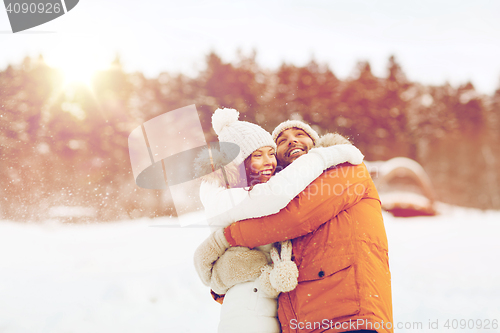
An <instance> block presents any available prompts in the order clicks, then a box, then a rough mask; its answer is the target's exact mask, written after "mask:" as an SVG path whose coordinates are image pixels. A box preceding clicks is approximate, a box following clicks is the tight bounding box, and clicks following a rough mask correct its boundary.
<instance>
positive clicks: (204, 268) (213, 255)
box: [194, 229, 231, 286]
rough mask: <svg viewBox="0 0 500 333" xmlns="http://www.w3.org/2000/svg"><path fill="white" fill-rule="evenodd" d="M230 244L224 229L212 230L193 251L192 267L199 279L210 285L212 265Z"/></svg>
mask: <svg viewBox="0 0 500 333" xmlns="http://www.w3.org/2000/svg"><path fill="white" fill-rule="evenodd" d="M230 246H231V245H230V244H229V243H228V242H227V240H226V237H225V236H224V229H219V230H217V231H215V232H213V233H212V234H211V235H210V236H209V237H208V238H207V239H205V241H204V242H203V243H201V244H200V246H198V248H197V249H196V251H195V253H194V267H195V269H196V272H197V273H198V276H199V277H200V279H201V281H202V282H203V283H204V284H205V285H206V286H210V282H211V280H212V266H213V264H214V263H215V262H216V261H217V259H219V257H220V256H222V255H223V254H224V252H226V249H228V248H229V247H230Z"/></svg>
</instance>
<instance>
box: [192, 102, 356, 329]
mask: <svg viewBox="0 0 500 333" xmlns="http://www.w3.org/2000/svg"><path fill="white" fill-rule="evenodd" d="M212 126H213V128H214V130H215V132H216V133H217V135H218V138H219V142H230V143H234V144H237V145H238V146H239V147H240V152H239V154H238V156H237V158H236V159H235V160H234V162H232V163H230V164H229V165H227V166H224V163H223V162H222V161H223V160H225V157H226V156H225V153H224V151H222V150H219V151H218V150H213V149H212V151H211V158H210V160H208V159H206V158H205V159H199V160H198V161H197V163H196V164H197V165H196V169H197V170H198V172H199V173H200V174H205V175H207V174H208V175H207V176H204V177H203V182H202V185H201V187H200V198H201V201H202V203H203V205H204V207H205V210H206V213H207V215H208V221H209V224H210V226H211V227H212V228H213V229H214V230H215V229H219V228H224V227H226V226H228V225H229V224H231V223H232V222H234V221H239V220H243V219H248V218H254V217H260V216H266V215H271V214H275V213H277V212H279V210H281V209H282V208H284V207H285V206H286V205H287V204H288V203H289V202H290V201H291V200H292V199H293V198H294V197H295V196H296V195H298V194H299V193H300V192H301V191H302V190H304V189H305V188H306V187H307V185H309V184H310V183H311V182H312V181H314V179H316V178H317V177H318V176H319V175H321V174H322V173H323V171H324V170H325V169H327V168H329V167H331V166H333V165H337V164H340V163H344V162H350V163H352V164H359V163H361V162H362V159H363V155H362V154H361V153H360V152H359V150H357V149H356V148H355V147H354V146H352V145H337V146H333V147H328V148H313V149H311V150H310V151H309V153H308V154H306V155H303V156H300V157H299V158H297V159H296V161H295V162H294V163H292V164H291V165H290V166H288V167H287V168H286V169H284V170H283V171H281V172H280V173H278V174H277V175H276V176H273V175H274V173H275V171H276V165H277V161H276V156H275V149H276V145H275V143H274V141H273V139H272V137H271V135H270V134H269V133H268V132H266V131H265V130H264V129H262V128H261V127H260V126H257V125H255V124H251V123H248V122H244V121H238V112H237V111H236V110H232V109H218V110H216V111H215V113H214V115H213V116H212ZM226 160H227V159H226ZM221 167H224V168H223V170H222V169H221ZM210 170H216V171H215V172H211V171H210ZM272 176H273V177H272ZM242 179H243V185H244V186H245V187H233V186H234V185H236V184H241V181H242ZM290 246H291V245H290V242H284V244H282V248H283V249H284V250H285V251H284V252H286V253H282V259H284V260H285V261H286V259H288V261H286V262H284V263H283V262H282V263H280V265H279V266H280V267H281V268H282V269H283V268H284V269H285V270H283V271H281V272H278V273H276V272H273V271H272V269H271V266H269V265H268V262H271V260H270V259H271V258H270V254H273V261H275V262H276V261H277V260H279V258H277V251H276V250H272V248H273V245H272V244H268V245H264V246H261V247H258V248H257V249H256V250H250V249H248V248H241V247H235V248H230V249H228V251H226V253H225V254H224V255H222V256H221V258H219V260H218V261H217V263H216V264H215V266H214V269H213V270H212V271H211V272H210V274H208V275H207V274H204V273H203V271H202V270H200V269H199V267H197V271H198V274H199V275H200V278H201V279H202V281H203V282H204V283H205V284H206V285H208V286H210V287H211V288H212V290H213V292H215V293H216V294H218V295H222V294H225V297H224V301H223V303H222V304H223V305H222V309H221V320H220V324H219V332H220V333H221V332H231V333H238V332H261V333H262V332H272V333H277V332H280V325H279V322H278V319H277V296H278V293H279V292H282V291H290V290H292V289H293V288H294V287H295V285H296V278H297V275H298V272H297V269H296V266H294V263H293V262H291V261H290V258H289V257H290V256H291V247H290ZM284 254H286V255H287V256H288V258H283V256H284ZM203 255H204V253H198V251H197V253H195V265H196V262H198V261H199V260H197V257H196V256H198V257H200V256H203ZM219 264H220V265H219ZM217 265H219V266H220V267H231V269H230V270H228V269H217ZM275 270H276V268H275ZM261 272H263V274H261ZM273 273H276V274H273ZM280 274H281V276H282V277H283V279H284V280H283V279H282V280H281V282H282V283H281V284H280V280H279V279H278V278H277V276H278V277H279V276H280ZM242 276H245V277H248V282H244V283H237V284H233V283H231V281H241V277H242ZM290 288H291V289H290Z"/></svg>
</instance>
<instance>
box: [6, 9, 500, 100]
mask: <svg viewBox="0 0 500 333" xmlns="http://www.w3.org/2000/svg"><path fill="white" fill-rule="evenodd" d="M499 17H500V1H497V0H471V1H461V0H453V1H448V0H432V1H431V0H419V1H406V0H398V1H390V0H384V1H377V0H365V1H362V0H345V1H335V0H329V1H317V0H309V1H290V0H288V1H283V0H279V1H272V0H268V1H261V0H256V1H235V0H232V1H225V0H224V1H197V0H187V1H179V0H176V1H170V0H161V1H160V0H142V1H132V0H80V2H79V3H78V5H77V6H76V7H75V8H74V9H73V10H71V11H70V12H68V13H67V14H66V15H64V16H62V17H60V18H58V19H56V20H54V21H51V22H48V23H46V24H43V25H41V26H38V27H35V28H32V29H30V30H27V31H25V32H21V33H16V34H12V32H11V29H10V25H9V21H8V17H7V13H6V11H5V10H3V8H2V9H1V10H0V69H4V68H5V67H6V66H7V64H9V63H19V62H20V61H21V60H22V58H23V57H24V56H26V55H32V56H36V55H38V54H39V53H41V54H43V55H44V57H45V58H46V60H47V62H49V64H50V65H53V66H57V65H61V67H64V66H66V67H67V66H73V64H74V66H79V64H86V65H87V66H88V67H89V68H93V67H102V66H104V65H105V64H108V63H109V62H110V61H111V60H112V59H113V58H114V56H115V55H116V54H117V53H119V54H120V56H121V59H122V62H123V64H124V67H125V69H126V70H127V71H136V70H138V71H142V72H144V73H145V74H146V75H147V76H150V77H152V76H156V75H157V74H158V73H160V72H161V71H169V72H184V73H187V74H191V75H193V74H196V73H197V71H199V70H201V69H203V66H204V57H205V55H206V54H207V53H208V52H209V51H210V50H214V51H215V52H216V53H218V54H219V55H221V56H222V57H223V59H225V60H228V61H229V60H234V59H235V58H236V51H237V49H238V48H239V49H241V50H242V51H243V53H245V54H249V53H250V52H251V50H253V49H255V50H256V51H257V62H258V63H259V64H260V65H261V66H262V67H265V68H271V69H274V68H277V67H278V66H279V65H280V64H281V63H282V62H283V61H286V62H288V63H294V64H296V65H304V64H306V63H308V62H309V61H310V60H311V59H312V58H314V59H315V60H316V61H318V62H320V63H328V64H329V66H330V68H331V69H332V70H333V72H334V73H335V74H336V75H337V76H339V77H340V78H346V77H348V76H349V75H351V74H352V73H353V71H354V67H355V64H356V62H358V61H360V60H369V61H370V63H371V65H372V68H373V71H374V73H375V74H376V75H378V76H383V75H385V74H386V67H387V62H388V58H389V56H390V55H391V54H394V55H395V56H396V59H397V60H398V62H399V63H400V64H401V65H402V67H403V70H404V72H405V73H406V74H407V76H408V77H409V78H410V79H411V80H413V81H418V82H421V83H424V84H443V83H444V82H445V81H448V82H450V83H451V84H452V85H454V86H458V85H459V84H463V83H465V82H467V81H468V80H470V81H472V83H473V84H474V85H475V87H476V89H477V90H479V91H481V92H483V93H488V94H492V93H493V92H494V91H495V90H496V89H497V88H498V87H499V86H500V19H499ZM96 69H97V68H96Z"/></svg>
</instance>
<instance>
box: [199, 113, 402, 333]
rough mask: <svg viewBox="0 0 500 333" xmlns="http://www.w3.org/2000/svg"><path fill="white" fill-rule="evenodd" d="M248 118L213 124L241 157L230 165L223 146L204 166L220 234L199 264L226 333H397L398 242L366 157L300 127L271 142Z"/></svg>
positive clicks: (289, 124)
mask: <svg viewBox="0 0 500 333" xmlns="http://www.w3.org/2000/svg"><path fill="white" fill-rule="evenodd" d="M238 116H239V114H238V112H237V111H236V110H233V109H218V110H216V111H215V113H214V115H213V116H212V126H213V128H214V130H215V132H216V134H217V135H218V138H219V142H230V143H234V144H237V145H238V146H239V147H240V153H239V155H238V156H237V158H236V159H234V161H233V162H232V163H230V164H229V165H227V166H226V167H224V168H223V169H219V168H217V167H220V166H221V164H220V163H222V162H220V161H221V160H223V157H224V156H222V155H224V152H223V151H222V149H221V151H219V152H217V151H216V150H214V149H212V152H211V156H210V159H209V160H207V158H204V159H203V158H199V159H197V161H196V165H195V168H197V169H198V170H202V171H201V174H208V175H207V176H205V177H203V181H202V185H201V187H200V198H201V201H202V203H203V205H204V207H205V211H206V213H207V215H208V217H209V218H208V221H209V224H210V225H211V228H212V229H213V233H212V234H211V235H210V236H209V237H208V238H207V239H206V240H205V241H204V242H203V243H202V244H201V245H200V246H199V247H198V248H197V250H196V252H195V256H194V262H195V267H196V270H197V272H198V275H199V276H200V278H201V280H202V281H203V283H204V284H205V285H207V286H210V288H211V289H212V296H213V297H214V299H215V300H217V301H218V302H219V303H222V308H221V316H220V323H219V328H218V332H219V333H222V332H229V333H243V332H259V333H278V332H299V331H300V332H393V330H392V299H391V275H390V271H389V259H388V246H387V237H386V233H385V228H384V223H383V219H382V212H381V207H380V200H379V197H378V194H377V190H376V189H375V186H374V184H373V182H372V179H371V177H370V175H369V172H368V170H367V169H366V167H365V165H364V164H363V163H362V161H363V157H364V156H363V155H362V154H361V152H360V151H359V150H358V149H357V148H356V147H354V146H353V145H352V144H350V142H349V141H348V140H347V139H345V138H343V137H342V136H340V135H339V134H327V135H325V136H323V137H321V138H320V137H319V135H318V133H316V131H314V130H313V129H312V128H311V127H310V126H309V125H307V124H306V123H304V122H301V121H298V120H289V121H285V122H283V123H281V124H280V125H279V126H278V127H276V128H275V129H274V131H273V133H272V135H271V134H269V133H268V132H266V131H265V130H264V129H263V128H261V127H260V126H257V125H255V124H252V123H249V122H245V121H238ZM214 165H215V167H214ZM277 167H278V168H280V169H282V170H281V171H279V172H278V173H276V174H275V172H276V171H277ZM210 170H216V171H215V172H211V171H210ZM207 171H208V172H207ZM209 172H211V173H210V174H209ZM242 179H243V181H244V183H243V184H241V181H242ZM238 183H239V185H235V184H238Z"/></svg>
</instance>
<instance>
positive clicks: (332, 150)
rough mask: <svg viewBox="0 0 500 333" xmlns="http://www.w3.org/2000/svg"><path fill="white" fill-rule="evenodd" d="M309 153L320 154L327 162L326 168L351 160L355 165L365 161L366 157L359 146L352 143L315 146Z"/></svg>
mask: <svg viewBox="0 0 500 333" xmlns="http://www.w3.org/2000/svg"><path fill="white" fill-rule="evenodd" d="M309 153H314V154H319V155H320V156H321V157H322V158H323V161H324V162H325V165H326V168H329V167H331V166H335V165H338V164H342V163H345V162H349V163H351V164H353V165H358V164H361V163H363V158H364V157H365V156H364V155H363V154H362V153H361V152H360V151H359V149H358V148H356V147H354V146H353V145H351V144H342V145H335V146H331V147H326V148H313V149H311V150H310V151H309Z"/></svg>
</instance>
